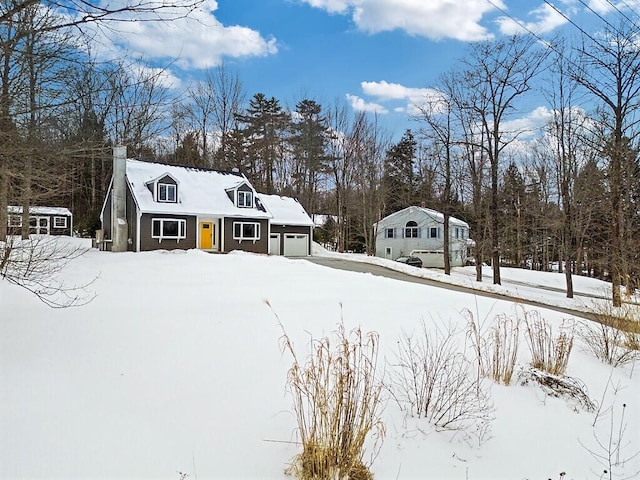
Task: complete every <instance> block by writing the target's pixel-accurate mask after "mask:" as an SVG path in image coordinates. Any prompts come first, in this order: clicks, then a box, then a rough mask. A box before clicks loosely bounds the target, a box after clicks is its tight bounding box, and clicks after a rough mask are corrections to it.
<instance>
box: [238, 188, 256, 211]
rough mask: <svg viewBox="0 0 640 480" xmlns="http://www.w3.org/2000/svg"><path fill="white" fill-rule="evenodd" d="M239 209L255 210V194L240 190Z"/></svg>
mask: <svg viewBox="0 0 640 480" xmlns="http://www.w3.org/2000/svg"><path fill="white" fill-rule="evenodd" d="M238 207H242V208H253V192H247V191H244V190H238Z"/></svg>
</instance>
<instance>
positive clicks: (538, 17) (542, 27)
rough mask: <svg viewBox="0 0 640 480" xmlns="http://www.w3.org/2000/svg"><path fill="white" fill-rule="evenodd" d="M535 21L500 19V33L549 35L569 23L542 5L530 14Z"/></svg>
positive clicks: (551, 9) (553, 10) (549, 7)
mask: <svg viewBox="0 0 640 480" xmlns="http://www.w3.org/2000/svg"><path fill="white" fill-rule="evenodd" d="M529 15H531V16H532V17H533V18H534V20H533V21H531V22H525V21H519V20H515V19H513V18H511V17H500V18H498V20H497V22H498V25H499V26H500V31H501V32H502V33H504V34H505V35H514V34H517V33H526V32H534V33H536V34H543V33H549V32H552V31H553V30H555V29H556V28H558V27H560V26H562V25H564V24H565V23H567V19H566V18H564V17H563V16H562V15H560V14H559V13H558V12H557V11H556V10H555V9H554V8H553V7H551V6H550V5H548V4H546V3H545V4H542V5H541V6H539V7H538V8H536V9H535V10H532V11H530V12H529Z"/></svg>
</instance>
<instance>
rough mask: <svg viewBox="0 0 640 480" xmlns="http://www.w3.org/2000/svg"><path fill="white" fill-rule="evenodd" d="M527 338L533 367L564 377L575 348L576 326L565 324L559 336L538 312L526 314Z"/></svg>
mask: <svg viewBox="0 0 640 480" xmlns="http://www.w3.org/2000/svg"><path fill="white" fill-rule="evenodd" d="M524 323H525V325H526V337H527V344H528V345H529V350H530V351H531V366H532V367H534V368H537V369H539V370H543V371H545V372H547V373H550V374H552V375H564V373H565V372H566V371H567V364H568V362H569V355H570V354H571V350H572V348H573V337H574V325H573V323H570V322H563V323H562V325H561V326H560V330H561V331H560V333H559V334H558V336H554V335H553V329H552V327H551V325H550V324H549V322H547V320H545V319H544V318H542V317H541V316H540V313H539V312H537V311H533V312H525V320H524Z"/></svg>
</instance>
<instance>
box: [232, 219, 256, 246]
mask: <svg viewBox="0 0 640 480" xmlns="http://www.w3.org/2000/svg"><path fill="white" fill-rule="evenodd" d="M233 239H234V240H238V241H239V242H241V241H243V240H251V241H253V242H255V241H257V240H260V224H259V223H258V222H233Z"/></svg>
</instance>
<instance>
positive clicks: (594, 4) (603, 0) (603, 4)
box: [587, 0, 615, 13]
mask: <svg viewBox="0 0 640 480" xmlns="http://www.w3.org/2000/svg"><path fill="white" fill-rule="evenodd" d="M587 4H588V5H589V8H591V9H592V10H593V11H595V12H597V13H609V12H610V11H612V10H613V9H614V8H615V7H614V6H613V5H612V4H611V2H610V1H608V0H589V1H588V2H587Z"/></svg>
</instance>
